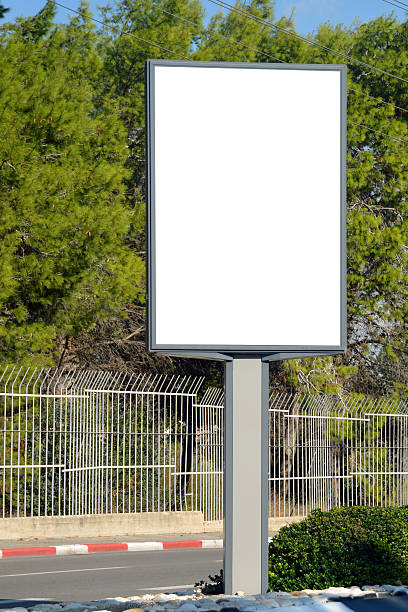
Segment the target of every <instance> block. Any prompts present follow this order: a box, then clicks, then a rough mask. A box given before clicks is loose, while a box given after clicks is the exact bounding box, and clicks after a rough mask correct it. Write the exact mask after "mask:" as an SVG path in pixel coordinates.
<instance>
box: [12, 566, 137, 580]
mask: <svg viewBox="0 0 408 612" xmlns="http://www.w3.org/2000/svg"><path fill="white" fill-rule="evenodd" d="M127 567H128V566H126V565H116V566H114V567H90V568H84V569H71V570H55V571H54V572H30V573H29V574H0V578H16V577H17V576H42V575H43V574H69V573H71V572H100V571H101V570H113V569H127Z"/></svg>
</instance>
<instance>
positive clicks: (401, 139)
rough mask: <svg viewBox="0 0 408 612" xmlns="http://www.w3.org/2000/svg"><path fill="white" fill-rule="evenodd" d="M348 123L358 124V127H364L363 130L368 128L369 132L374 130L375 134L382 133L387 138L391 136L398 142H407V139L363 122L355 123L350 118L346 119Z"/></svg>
mask: <svg viewBox="0 0 408 612" xmlns="http://www.w3.org/2000/svg"><path fill="white" fill-rule="evenodd" d="M347 122H348V123H352V124H353V125H358V126H359V127H362V128H364V129H365V130H370V131H371V132H375V133H376V134H382V135H383V136H386V137H387V138H391V140H396V141H398V142H403V143H406V144H408V140H404V139H403V138H398V137H397V136H390V135H389V134H386V132H380V130H375V129H374V128H370V127H368V125H364V123H356V122H355V121H351V119H347Z"/></svg>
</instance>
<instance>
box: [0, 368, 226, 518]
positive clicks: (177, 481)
mask: <svg viewBox="0 0 408 612" xmlns="http://www.w3.org/2000/svg"><path fill="white" fill-rule="evenodd" d="M202 383H203V379H202V378H192V377H184V378H180V377H165V376H147V375H141V376H138V377H136V376H131V375H127V374H119V373H112V372H90V371H66V372H56V371H51V370H39V371H37V370H22V369H17V368H8V369H6V370H5V371H4V372H3V373H2V375H0V385H1V387H0V388H1V391H0V400H1V402H2V409H1V411H0V496H1V498H0V504H1V507H2V514H1V516H3V517H13V516H16V517H18V516H48V515H51V516H52V515H54V516H55V515H56V516H58V515H74V514H75V515H78V514H101V513H119V512H121V513H122V512H160V511H166V510H167V511H169V510H202V511H203V512H204V515H205V518H206V519H207V520H212V519H213V518H215V517H217V516H219V515H220V514H222V492H221V491H222V443H221V442H220V440H221V436H222V425H221V422H220V418H222V414H221V407H218V406H217V401H218V398H219V397H221V396H222V393H221V392H220V391H219V390H217V389H214V390H211V389H209V390H208V391H207V392H206V393H205V394H204V396H203V397H202V403H201V404H198V402H197V393H198V392H199V389H200V387H201V385H202Z"/></svg>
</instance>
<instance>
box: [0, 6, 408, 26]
mask: <svg viewBox="0 0 408 612" xmlns="http://www.w3.org/2000/svg"><path fill="white" fill-rule="evenodd" d="M106 1H107V0H91V8H92V10H93V11H94V12H96V7H97V5H104V4H105V3H106ZM2 2H3V4H4V6H7V7H10V11H9V12H8V13H7V16H6V19H7V20H12V19H14V18H15V17H18V16H22V15H23V16H28V15H33V14H35V13H36V12H37V11H39V10H40V9H41V8H42V6H43V5H44V2H45V0H2ZM61 2H62V4H65V5H66V6H71V7H72V8H76V7H77V6H78V4H79V0H61ZM227 2H229V3H231V4H233V3H234V0H227ZM202 3H203V5H204V7H205V9H206V11H207V13H208V15H212V14H213V13H214V12H216V10H217V7H216V6H215V5H214V4H211V3H210V2H208V0H202ZM294 7H295V15H296V19H295V20H296V24H297V29H298V31H299V32H300V33H302V34H307V33H308V32H312V31H313V30H315V29H316V28H317V26H318V25H319V23H321V22H322V21H327V20H329V21H331V22H332V23H344V24H346V25H350V24H351V23H352V22H353V20H354V18H355V17H359V19H360V20H361V21H362V22H366V21H369V20H370V19H375V18H376V17H378V16H379V15H382V14H384V13H391V12H392V9H393V8H394V7H392V6H390V5H389V4H386V3H385V2H383V1H382V0H276V16H277V17H280V16H282V15H289V14H290V12H291V10H292V8H294ZM394 11H395V13H396V14H397V15H398V16H399V17H400V18H401V19H404V17H405V13H404V11H402V10H399V9H397V8H394ZM66 13H67V11H64V9H59V10H58V16H59V18H60V19H63V18H64V15H66Z"/></svg>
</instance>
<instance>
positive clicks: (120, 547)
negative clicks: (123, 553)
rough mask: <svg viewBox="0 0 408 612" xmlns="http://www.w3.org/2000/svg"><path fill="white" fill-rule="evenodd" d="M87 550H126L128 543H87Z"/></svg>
mask: <svg viewBox="0 0 408 612" xmlns="http://www.w3.org/2000/svg"><path fill="white" fill-rule="evenodd" d="M86 546H88V552H90V553H92V552H103V551H106V552H108V551H115V550H127V549H128V545H127V544H124V543H123V542H111V543H109V544H87V545H86Z"/></svg>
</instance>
